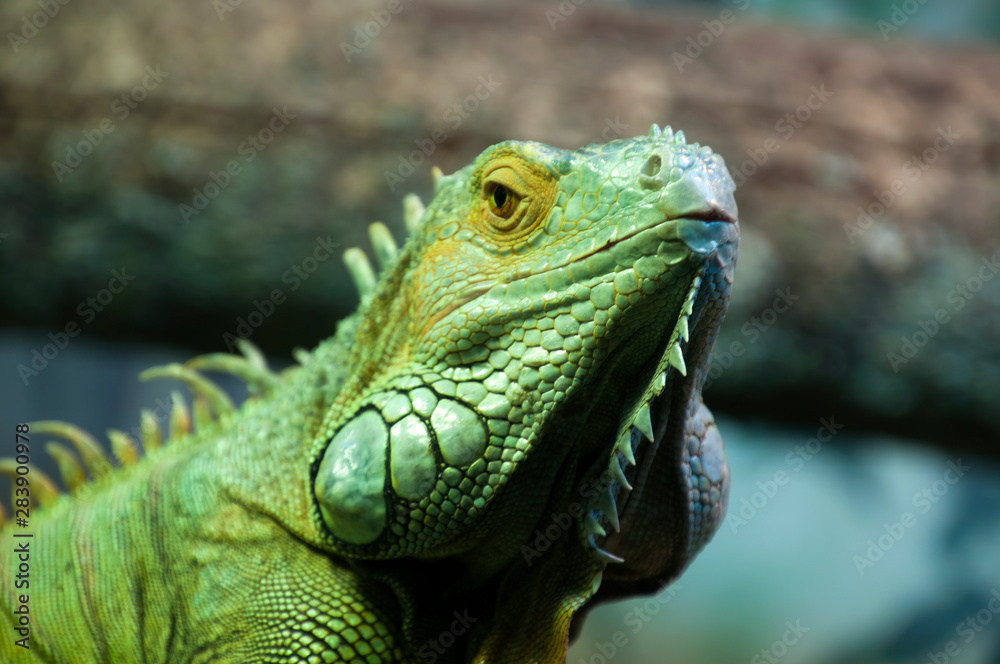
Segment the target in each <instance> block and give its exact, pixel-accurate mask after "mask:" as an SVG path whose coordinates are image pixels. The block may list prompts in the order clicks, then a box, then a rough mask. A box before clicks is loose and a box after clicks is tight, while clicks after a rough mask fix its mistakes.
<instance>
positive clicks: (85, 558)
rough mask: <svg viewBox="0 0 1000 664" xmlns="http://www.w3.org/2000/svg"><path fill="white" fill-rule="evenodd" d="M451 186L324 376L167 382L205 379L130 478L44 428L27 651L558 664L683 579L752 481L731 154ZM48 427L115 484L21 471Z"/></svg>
mask: <svg viewBox="0 0 1000 664" xmlns="http://www.w3.org/2000/svg"><path fill="white" fill-rule="evenodd" d="M435 180H436V181H435V193H434V199H433V201H432V202H431V203H430V205H429V206H428V207H427V208H426V209H423V207H422V205H421V204H420V202H419V200H418V199H416V198H415V197H412V195H411V197H408V198H407V199H406V206H405V210H406V214H405V217H406V221H407V227H408V229H409V231H410V238H409V240H408V241H407V243H406V244H405V246H404V247H403V248H402V249H401V250H397V248H396V246H395V245H394V243H393V241H392V238H391V236H390V235H389V233H388V231H387V230H386V228H385V227H384V226H382V225H381V224H374V225H373V227H372V233H371V235H372V240H373V246H374V249H375V254H376V257H377V259H378V262H379V263H380V265H381V267H382V270H383V273H382V275H381V278H380V279H379V280H378V282H377V283H376V281H375V276H374V272H373V270H372V268H371V266H370V265H369V264H368V262H367V259H366V258H365V257H364V254H362V253H361V252H360V251H359V250H357V249H352V250H349V251H348V252H347V253H346V254H345V260H346V261H347V263H348V265H349V267H350V269H351V272H352V275H353V278H354V280H355V282H356V283H357V285H358V287H359V290H360V291H361V294H362V301H361V305H360V307H359V309H358V311H357V312H356V313H355V314H353V315H351V316H350V317H349V318H347V319H345V320H344V321H342V322H341V323H340V324H339V325H338V327H337V330H336V334H335V335H334V336H333V337H332V338H330V339H328V340H326V341H325V342H323V343H321V344H320V345H319V346H318V347H317V348H316V349H315V350H314V351H312V352H311V353H300V355H299V361H300V365H297V366H294V367H293V368H290V369H288V370H286V371H283V372H282V373H281V374H273V373H271V372H270V371H269V370H268V369H267V367H266V365H265V364H264V362H263V358H262V357H261V356H260V354H259V353H258V352H257V351H256V350H255V349H253V348H252V347H251V346H250V345H249V344H243V346H242V348H243V351H244V355H245V356H246V357H238V356H233V355H225V354H220V355H208V356H203V357H200V358H196V359H195V360H192V361H191V362H189V363H188V364H187V365H183V366H182V365H171V366H168V367H161V368H157V369H152V370H150V371H148V372H146V374H145V375H144V376H143V377H144V378H149V377H156V376H167V377H172V378H177V379H180V380H183V381H185V382H186V383H187V385H188V387H189V388H190V389H191V391H192V392H193V393H194V395H195V398H194V402H193V409H192V411H190V415H189V411H188V409H187V407H186V406H185V405H184V403H183V401H181V400H179V399H175V409H174V412H173V414H172V416H171V423H170V444H169V445H163V446H161V445H160V438H159V432H158V430H157V427H156V424H155V421H152V422H151V421H150V418H151V415H150V414H149V413H145V414H144V416H143V422H144V426H143V429H142V430H143V436H142V438H143V440H142V447H143V448H144V449H145V455H144V457H142V458H140V456H141V455H140V452H139V446H138V445H137V443H135V442H133V441H132V440H131V439H129V438H128V436H126V435H124V434H122V433H120V432H110V437H111V442H112V449H113V451H114V453H115V456H116V457H117V458H118V460H119V462H120V463H119V465H120V466H121V467H118V468H112V466H111V463H110V462H109V460H108V459H107V458H106V457H105V456H104V455H103V453H102V452H101V451H100V448H99V447H98V445H97V443H96V441H95V440H94V439H93V438H91V437H90V436H88V435H87V434H85V433H84V432H82V431H80V430H79V429H77V428H75V427H71V426H69V425H65V424H60V423H54V422H45V423H36V424H32V425H30V429H29V428H28V427H26V426H22V427H19V431H22V433H23V434H24V439H23V447H22V446H19V448H18V453H19V454H20V455H21V456H19V457H18V458H17V459H15V460H11V459H8V460H5V461H3V462H2V464H0V467H2V470H3V472H4V473H5V474H8V475H11V476H12V477H14V478H17V477H23V478H25V480H24V482H20V481H18V482H16V483H15V501H24V499H25V497H28V499H29V500H30V501H31V506H32V510H31V512H30V525H29V527H28V528H24V527H20V526H18V524H17V523H15V522H10V523H8V524H7V525H6V526H5V527H4V529H3V531H2V542H3V545H2V547H0V570H2V573H0V588H2V599H0V602H2V605H3V616H4V617H3V620H2V622H3V623H5V624H4V625H3V627H4V629H3V634H2V639H0V654H2V660H3V661H4V662H58V663H64V662H150V663H152V662H175V663H179V662H477V663H481V664H485V663H492V662H517V663H524V662H562V661H564V660H565V657H566V648H567V643H568V639H569V636H570V634H571V631H572V630H573V629H575V628H576V627H577V626H578V623H579V622H580V621H582V618H583V615H584V614H585V611H586V610H587V609H588V608H590V607H592V606H593V605H594V604H595V603H598V602H605V601H609V600H614V599H618V598H622V597H626V596H629V595H633V594H638V593H651V592H655V591H657V590H659V588H660V587H661V586H662V585H663V584H665V583H668V582H670V581H671V580H672V579H674V578H675V577H676V576H677V575H678V574H679V573H680V572H681V571H682V570H683V569H684V567H685V566H686V565H687V564H688V563H689V562H690V561H691V559H692V558H693V557H694V555H695V554H696V553H697V552H698V551H699V550H700V549H701V548H702V547H703V546H704V545H705V543H706V542H707V541H708V540H709V538H710V537H711V536H712V533H713V532H714V531H715V529H716V527H717V526H718V525H719V524H720V522H721V519H722V516H723V513H724V511H725V504H726V496H727V491H728V483H729V479H728V477H729V475H728V469H727V467H726V463H725V457H724V452H723V444H722V440H721V438H720V437H719V434H718V431H717V430H716V427H715V424H714V422H713V420H712V416H711V414H710V413H709V411H708V410H707V409H706V408H705V406H704V404H703V403H702V398H701V386H702V383H703V381H704V378H705V375H706V371H707V367H708V363H709V357H710V354H711V351H712V345H713V343H714V340H715V337H716V333H717V331H718V328H719V325H720V323H721V322H722V319H723V315H724V313H725V310H726V306H727V303H728V297H729V289H730V284H731V281H732V274H733V267H734V264H735V258H736V248H737V239H738V225H737V223H736V205H735V202H734V200H733V184H732V180H731V179H730V177H729V174H728V172H727V171H726V168H725V166H724V164H723V162H722V159H721V158H720V157H718V156H716V155H715V154H713V153H712V151H711V150H710V149H709V148H707V147H701V146H699V145H698V144H696V143H692V144H688V143H686V141H685V138H684V135H683V133H682V132H676V133H674V132H673V131H671V130H670V129H669V128H667V129H665V130H663V131H661V130H660V129H659V128H658V127H656V126H655V125H654V127H653V128H652V129H651V131H650V133H649V135H648V136H644V137H638V138H635V139H631V140H616V141H612V142H610V143H607V144H605V145H591V146H588V147H585V148H583V149H580V150H577V151H564V150H559V149H555V148H551V147H548V146H545V145H542V144H539V143H533V142H505V143H500V144H498V145H494V146H493V147H490V148H488V149H487V150H486V151H485V152H483V153H482V154H481V155H480V156H479V157H478V158H477V159H476V160H475V162H474V163H473V164H471V165H469V166H467V167H465V168H463V169H461V170H460V171H458V172H456V173H454V174H453V175H449V176H443V175H441V173H440V171H437V170H436V169H435ZM197 370H216V371H228V372H231V373H234V374H237V375H239V376H241V377H243V378H245V379H246V380H247V381H248V384H249V386H250V392H251V397H250V398H248V400H247V401H246V403H245V404H244V405H243V406H242V407H241V408H240V409H238V410H236V409H234V407H233V406H232V404H231V403H230V401H229V399H228V397H227V396H226V395H225V393H223V392H222V391H221V390H219V389H218V388H217V387H216V386H215V385H214V384H213V383H211V382H209V381H208V380H206V379H205V378H204V377H203V376H202V375H201V374H200V373H198V371H197ZM191 420H193V422H194V427H193V431H189V424H190V421H191ZM44 434H55V435H59V436H61V437H63V438H65V439H67V440H68V441H69V442H70V443H72V445H73V446H74V447H75V450H76V453H77V454H79V456H80V458H81V459H82V461H83V466H85V467H86V469H87V471H89V473H90V475H91V476H92V478H91V480H90V481H85V480H84V473H83V468H82V467H81V465H80V464H79V463H78V462H77V461H76V457H75V455H74V454H73V453H72V452H71V450H70V448H68V447H64V446H61V445H55V444H53V445H49V446H48V448H47V449H48V450H49V451H50V452H51V453H52V454H53V455H55V456H56V458H57V461H58V462H59V464H60V468H61V472H62V475H63V478H64V483H65V484H66V485H67V486H68V487H69V489H70V493H68V494H62V495H56V493H57V492H56V490H55V488H54V486H53V484H52V482H51V481H50V480H48V479H46V478H45V477H44V476H43V475H41V474H40V472H39V471H37V470H35V469H33V468H32V469H31V470H30V472H28V474H27V475H24V474H23V473H24V471H25V470H27V466H26V465H25V464H26V463H27V460H28V459H29V458H30V457H31V456H32V455H36V454H38V453H39V448H40V447H41V443H42V442H44V436H43V435H44ZM21 466H25V467H24V469H21V470H19V469H20V467H21ZM19 473H21V474H19ZM19 489H23V491H19ZM18 504H19V505H21V506H24V505H27V502H18ZM36 505H37V506H39V507H40V508H41V509H38V511H35V509H34V506H36ZM22 513H26V511H25V512H22ZM29 534H30V537H26V536H25V535H29ZM25 566H27V567H25ZM29 567H30V573H29V572H25V574H24V575H23V576H22V577H19V576H18V574H19V570H26V569H27V568H29ZM22 607H26V608H22ZM19 630H21V631H19ZM22 635H26V637H25V636H22ZM22 638H23V640H21V639H22ZM22 646H27V649H25V647H22Z"/></svg>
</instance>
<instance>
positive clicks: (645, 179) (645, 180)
mask: <svg viewBox="0 0 1000 664" xmlns="http://www.w3.org/2000/svg"><path fill="white" fill-rule="evenodd" d="M662 168H663V159H662V158H661V157H660V155H658V154H654V155H651V156H650V157H649V159H647V160H646V163H645V164H643V165H642V168H641V169H640V170H639V186H640V187H642V188H643V189H651V190H654V191H655V190H657V189H661V188H662V187H663V180H662V179H660V178H658V177H657V175H659V173H660V169H662Z"/></svg>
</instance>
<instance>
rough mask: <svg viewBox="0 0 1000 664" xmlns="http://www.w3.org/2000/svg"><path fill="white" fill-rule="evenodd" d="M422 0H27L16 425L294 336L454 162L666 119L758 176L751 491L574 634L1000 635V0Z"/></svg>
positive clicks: (750, 217)
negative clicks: (663, 583)
mask: <svg viewBox="0 0 1000 664" xmlns="http://www.w3.org/2000/svg"><path fill="white" fill-rule="evenodd" d="M401 6H402V7H403V9H402V11H401V12H400V13H398V14H393V18H392V19H391V20H390V21H389V22H388V23H386V24H384V25H381V24H379V23H378V22H377V21H376V19H377V18H378V16H379V15H380V14H379V12H382V11H383V10H384V8H385V7H386V3H385V2H384V1H381V0H370V1H365V2H362V1H360V0H358V1H354V2H350V3H325V4H320V3H313V2H308V1H307V0H290V1H289V2H288V3H280V4H279V3H264V2H260V1H259V0H243V1H242V2H237V1H235V0H217V1H216V2H209V1H208V0H198V1H197V2H196V1H195V0H185V1H181V2H173V3H153V4H149V3H132V4H125V3H118V4H116V3H107V2H104V3H84V2H81V0H74V1H73V2H68V3H66V4H60V5H59V10H58V12H57V13H56V14H55V15H52V16H47V17H46V16H43V18H41V19H38V23H41V24H42V25H41V26H40V27H36V28H35V29H34V30H31V29H30V28H29V27H26V26H27V24H26V23H25V21H29V22H30V21H31V20H33V18H34V17H35V16H36V15H37V14H38V12H39V11H41V10H40V9H39V7H40V5H39V4H38V2H37V0H5V2H3V3H2V4H0V27H2V28H3V30H2V32H3V34H4V35H5V36H6V37H5V39H6V42H5V43H3V44H0V53H3V55H2V56H0V404H2V405H0V437H5V438H4V440H5V441H7V442H4V443H2V444H0V456H7V455H8V450H9V449H10V448H9V447H8V445H12V444H13V433H12V432H13V426H14V423H15V422H24V421H34V420H48V419H55V420H66V421H70V422H73V423H75V424H78V425H79V426H81V427H82V428H84V429H86V430H88V431H91V432H92V433H94V434H95V435H98V437H102V434H103V433H104V432H105V431H107V430H108V429H109V428H115V429H120V430H123V431H126V432H136V431H137V425H138V413H139V410H140V409H142V408H146V409H150V410H153V411H154V413H157V417H160V419H161V424H162V425H163V426H164V427H165V422H166V418H167V411H168V409H169V407H170V403H169V402H170V399H171V393H172V392H173V391H175V390H182V389H183V388H182V387H181V386H179V385H178V384H175V383H172V382H170V381H163V380H158V381H153V382H150V383H140V382H139V381H138V380H137V379H136V376H137V374H138V373H139V372H140V371H141V370H143V369H145V368H147V367H149V366H151V365H159V364H164V363H168V362H178V361H184V360H187V359H189V358H190V357H192V356H195V355H198V354H200V353H206V352H219V351H226V350H229V349H230V348H229V347H228V346H229V344H230V343H231V340H232V338H233V335H241V336H248V337H249V338H250V340H251V341H252V342H254V343H256V344H257V345H259V346H260V347H261V348H262V349H263V350H264V351H265V353H266V354H267V356H268V358H269V360H270V361H271V365H272V367H281V366H285V365H286V364H287V363H289V362H290V361H291V357H292V351H293V349H294V348H296V347H302V348H311V347H312V346H314V345H315V344H316V343H317V342H318V341H319V340H320V339H322V338H324V337H326V336H329V335H330V334H332V332H333V330H334V328H335V325H336V322H337V320H339V319H340V318H342V317H343V316H345V315H346V314H348V313H349V312H351V311H353V309H354V308H355V307H356V306H357V301H358V298H357V294H356V291H355V289H354V287H353V285H352V284H351V281H350V278H349V276H348V273H347V271H346V270H345V268H344V267H343V265H342V263H341V260H340V255H339V253H340V252H341V251H342V250H343V249H346V248H348V247H351V246H360V247H362V248H364V249H365V250H366V251H369V253H371V252H370V243H369V240H368V237H367V226H368V224H369V223H370V222H372V221H375V220H382V221H384V222H385V223H386V225H387V226H388V227H389V228H390V229H391V231H392V232H393V233H394V234H395V236H396V237H397V238H399V239H400V240H402V238H403V237H404V236H405V231H404V227H403V224H402V215H401V209H402V197H403V195H404V194H405V193H406V192H409V191H414V192H416V193H417V194H419V195H420V196H421V197H423V199H424V200H425V201H426V200H428V199H429V197H430V196H431V195H432V184H431V183H432V180H431V176H430V168H431V166H438V167H440V168H442V170H443V171H444V172H446V173H447V172H451V171H454V170H455V169H457V168H460V167H461V166H464V165H465V164H466V163H468V162H469V161H470V160H471V159H473V158H474V157H475V156H476V155H477V154H478V153H479V152H480V151H481V150H482V149H483V148H485V147H486V146H488V145H490V144H493V143H495V142H498V141H501V140H505V139H520V140H537V141H542V142H545V143H549V144H552V145H557V146H559V147H565V148H574V147H578V146H580V145H583V144H586V143H588V142H592V141H603V140H609V139H613V138H616V137H629V136H633V135H636V134H643V133H645V132H646V131H648V129H649V125H650V124H651V123H653V122H657V123H660V124H670V125H672V126H673V127H674V128H675V129H683V130H684V131H685V132H686V133H687V135H688V138H689V140H692V141H699V142H702V143H704V144H708V145H711V146H712V147H713V149H715V150H716V151H717V152H718V153H720V154H721V155H723V157H724V158H725V159H726V161H727V164H728V166H729V168H730V171H731V172H732V173H733V175H734V179H735V180H736V183H737V185H738V188H737V192H736V198H737V201H738V204H739V206H740V218H741V233H742V236H741V238H742V239H741V247H740V258H739V262H738V266H737V273H736V278H735V284H734V288H733V294H732V303H731V307H730V311H729V315H728V319H727V321H726V323H725V325H724V327H723V330H722V333H721V336H720V339H719V342H718V344H717V347H716V353H715V361H714V364H713V367H712V371H711V372H710V385H709V387H708V388H707V389H706V393H705V400H706V403H707V404H708V405H709V407H710V408H711V409H712V410H713V412H715V413H716V414H717V416H718V420H719V426H720V429H721V431H722V434H723V436H724V438H725V440H726V444H727V450H728V455H729V464H730V468H731V472H732V478H733V484H732V492H731V496H730V516H729V519H728V521H727V522H726V523H725V524H724V525H723V527H722V528H721V530H720V531H719V533H718V534H717V535H716V537H715V539H714V540H713V541H712V542H711V543H710V544H709V545H708V547H707V548H706V549H705V551H704V552H703V553H702V554H701V556H700V557H698V558H697V559H696V560H695V561H694V563H693V564H692V565H691V567H690V568H689V570H688V571H687V572H685V574H684V575H683V576H682V577H681V578H680V579H679V580H678V582H677V583H675V584H674V585H672V586H670V587H669V588H667V589H666V590H664V591H663V592H661V593H660V594H659V595H657V596H655V597H651V598H637V599H635V600H632V601H628V602H621V603H618V604H614V605H609V606H604V607H600V608H599V609H597V610H595V611H594V612H593V613H592V614H591V615H590V616H589V618H588V619H587V622H586V625H585V627H584V629H583V631H582V632H581V634H580V635H579V638H578V640H577V642H576V644H575V645H574V646H573V649H572V651H571V654H570V656H569V658H568V661H569V662H571V663H572V664H577V663H578V662H586V663H587V664H604V663H606V662H615V663H616V664H632V663H667V662H669V663H671V664H678V663H690V664H698V663H719V664H729V663H734V662H749V663H750V664H761V663H763V662H767V663H768V664H775V662H781V663H782V664H791V663H792V662H809V663H812V664H875V663H879V664H896V663H904V662H905V663H914V664H916V663H929V664H946V663H947V664H950V663H961V664H1000V627H998V626H1000V616H998V610H1000V523H998V521H1000V466H998V464H1000V446H998V442H1000V415H998V413H1000V343H998V340H1000V279H994V278H993V277H994V276H995V275H996V274H998V272H1000V268H997V269H996V270H994V269H993V267H992V266H994V265H1000V264H998V263H997V261H998V260H1000V50H998V48H997V46H996V42H997V41H998V40H1000V3H996V2H990V1H986V0H980V1H976V0H962V1H959V2H949V3H946V2H942V1H940V0H938V1H936V2H935V1H932V0H924V1H922V2H921V1H920V0H897V1H889V0H879V1H877V2H818V1H813V0H804V1H801V2H790V1H786V0H772V1H765V0H732V1H729V0H725V1H716V2H703V3H683V4H679V3H667V2H642V3H638V2H637V3H626V2H598V1H596V0H562V1H557V0H551V1H547V2H539V3H529V2H512V3H503V4H501V3H487V2H458V1H457V0H456V1H454V2H448V1H437V2H431V1H428V2H422V1H421V2H412V3H409V2H404V3H402V5H401ZM373 21H376V22H375V23H373ZM372 26H374V27H372ZM366 30H367V31H368V33H367V36H366V33H365V31H366ZM29 33H30V36H29ZM12 34H13V35H21V37H20V39H21V40H22V41H18V38H13V39H12V38H11V37H10V35H12ZM151 69H152V71H163V72H169V75H168V76H163V77H162V78H161V79H157V78H156V77H152V78H150V76H151V74H150V73H149V72H150V70H151ZM484 86H485V87H484ZM138 88H141V90H139V91H138V92H137V89H138ZM139 96H141V97H142V99H138V97H139ZM126 98H127V99H126ZM123 99H125V100H126V101H129V100H130V101H129V103H131V104H132V105H131V106H123V105H122V104H125V103H126V101H123ZM469 100H471V101H469ZM125 109H128V110H127V112H126V111H125ZM456 109H457V110H456ZM278 116H284V117H288V119H289V122H288V123H287V125H285V126H283V127H282V130H281V131H280V132H276V133H273V134H272V135H271V137H270V138H269V140H268V141H267V142H266V145H262V146H260V147H254V146H253V139H254V138H255V137H260V136H261V132H262V131H263V130H264V128H267V127H269V126H271V124H270V123H271V122H272V121H274V118H275V117H278ZM789 118H791V119H789ZM104 120H109V121H110V122H112V124H113V131H108V132H105V131H98V130H99V128H100V127H101V126H102V125H101V123H102V121H104ZM106 126H108V125H105V127H106ZM95 131H98V134H95V133H94V132H95ZM436 131H439V132H444V135H445V137H444V139H443V140H440V141H439V140H437V139H434V140H432V139H431V137H432V136H440V134H435V132H436ZM952 135H956V136H957V138H955V139H954V142H953V144H952V143H944V144H943V143H941V142H940V140H941V137H942V136H952ZM88 136H90V137H94V136H99V138H100V140H99V141H98V140H97V139H96V138H95V139H93V140H92V139H89V138H87V137H88ZM936 141H938V142H937V143H935V142H936ZM83 144H88V145H89V147H88V146H85V147H83V148H80V146H81V145H83ZM428 145H429V146H430V148H428V147H427V146H428ZM935 145H937V146H938V147H936V148H935V147H934V146H935ZM942 145H944V147H941V146H942ZM81 149H82V150H86V151H87V154H85V155H82V157H81V158H80V159H79V161H78V162H76V161H74V162H73V165H72V167H71V168H69V170H68V171H67V170H66V169H65V168H63V167H60V166H59V165H58V164H64V165H65V164H66V163H69V162H68V161H67V160H68V159H69V156H70V155H71V153H73V152H74V151H76V152H80V151H81ZM914 160H916V161H914ZM232 163H235V165H236V166H235V167H231V166H230V165H231V164H232ZM907 166H909V168H910V169H911V170H909V171H908V170H906V169H907ZM914 168H916V169H917V170H912V169H914ZM227 169H228V170H227ZM912 173H916V174H917V175H916V177H914V176H913V175H912ZM213 187H214V189H213ZM199 197H202V198H199ZM202 203H204V205H202ZM122 271H125V273H126V274H128V275H130V276H133V277H134V279H131V280H128V282H127V285H126V286H125V287H124V289H122V290H120V292H115V293H112V292H111V291H110V290H109V285H110V283H111V281H112V280H114V279H115V278H116V277H115V276H114V275H115V274H116V273H119V274H120V273H121V272H122ZM116 288H117V286H116ZM106 291H107V292H106ZM95 302H96V304H95ZM942 314H943V315H942ZM248 321H250V322H251V323H253V324H249V323H248ZM69 326H74V327H73V328H72V329H73V330H74V334H73V335H72V336H67V335H66V332H67V331H68V330H69V329H70V328H69ZM212 378H213V380H217V381H218V382H219V383H220V384H222V385H223V387H224V388H225V389H226V390H227V391H229V392H230V393H231V394H232V396H233V398H234V400H236V401H237V402H238V401H239V400H241V399H242V398H243V397H244V396H245V390H244V389H243V387H242V386H241V385H240V384H239V383H238V382H237V381H235V380H232V379H231V378H227V377H225V376H218V375H213V376H212ZM184 394H186V393H184ZM830 422H836V423H837V425H838V427H834V428H833V431H834V432H835V433H834V434H833V435H828V434H829V433H830V432H829V430H827V429H824V426H826V424H824V423H830ZM839 425H842V428H839ZM824 431H826V433H824ZM821 438H822V440H820V439H821ZM46 442H48V441H47V440H41V441H38V443H39V447H38V449H42V447H43V446H44V443H46ZM43 459H45V458H44V457H42V456H40V457H39V458H38V461H39V464H40V467H41V468H42V469H44V470H46V471H47V472H49V473H50V474H51V475H53V476H57V475H58V472H57V470H56V468H55V464H54V463H52V462H51V460H48V459H45V460H43ZM959 473H960V475H959ZM0 495H6V483H5V481H0ZM0 544H2V543H0Z"/></svg>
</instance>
